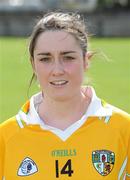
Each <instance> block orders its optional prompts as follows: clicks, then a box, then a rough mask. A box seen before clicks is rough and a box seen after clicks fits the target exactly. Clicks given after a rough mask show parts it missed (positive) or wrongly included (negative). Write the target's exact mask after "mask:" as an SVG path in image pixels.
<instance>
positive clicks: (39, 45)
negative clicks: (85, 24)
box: [35, 31, 81, 52]
mask: <svg viewBox="0 0 130 180" xmlns="http://www.w3.org/2000/svg"><path fill="white" fill-rule="evenodd" d="M64 50H65V51H66V50H68V51H70V50H77V51H79V50H81V48H80V45H79V43H78V41H77V40H76V38H75V37H74V36H73V35H71V34H70V33H68V32H64V31H47V32H43V33H41V34H40V35H39V36H38V38H37V41H36V44H35V51H47V52H49V51H64Z"/></svg>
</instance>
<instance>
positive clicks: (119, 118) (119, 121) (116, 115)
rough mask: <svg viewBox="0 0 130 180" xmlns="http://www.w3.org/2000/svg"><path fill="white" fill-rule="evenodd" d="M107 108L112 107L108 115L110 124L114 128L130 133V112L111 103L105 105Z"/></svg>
mask: <svg viewBox="0 0 130 180" xmlns="http://www.w3.org/2000/svg"><path fill="white" fill-rule="evenodd" d="M107 106H108V107H109V108H111V109H112V114H111V116H110V121H109V123H110V125H111V126H112V127H113V128H114V129H115V130H119V129H120V130H121V132H123V133H127V132H128V134H130V114H128V113H127V112H125V111H123V110H121V109H119V108H117V107H115V106H112V105H109V104H108V105H107Z"/></svg>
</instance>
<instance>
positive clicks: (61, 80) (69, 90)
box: [29, 13, 87, 98]
mask: <svg viewBox="0 0 130 180" xmlns="http://www.w3.org/2000/svg"><path fill="white" fill-rule="evenodd" d="M29 51H30V59H31V63H32V66H33V70H34V75H33V76H34V77H35V75H36V77H37V79H38V81H39V83H40V86H41V89H42V90H43V89H44V95H45V94H47V95H48V96H55V97H58V96H59V95H60V97H62V98H64V97H65V96H66V95H69V96H68V97H70V96H71V95H74V94H76V93H77V92H78V91H79V89H80V86H81V84H82V81H83V73H84V70H85V68H86V65H87V61H86V59H87V33H86V31H85V24H84V22H83V21H82V20H81V18H80V16H79V15H75V14H68V13H50V14H47V15H45V16H44V17H43V18H42V19H41V20H40V21H39V22H38V23H37V25H36V26H35V27H34V31H33V33H32V36H31V41H30V46H29ZM65 94H66V95H65ZM66 97H67V96H66Z"/></svg>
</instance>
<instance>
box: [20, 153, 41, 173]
mask: <svg viewBox="0 0 130 180" xmlns="http://www.w3.org/2000/svg"><path fill="white" fill-rule="evenodd" d="M37 171H38V168H37V165H36V163H35V162H34V161H33V160H32V159H30V158H28V157H27V158H25V159H24V160H23V161H22V163H21V164H20V167H19V169H18V176H29V175H32V174H34V173H36V172H37Z"/></svg>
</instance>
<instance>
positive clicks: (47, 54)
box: [37, 51, 76, 56]
mask: <svg viewBox="0 0 130 180" xmlns="http://www.w3.org/2000/svg"><path fill="white" fill-rule="evenodd" d="M70 53H76V51H64V52H60V54H61V55H66V54H70ZM37 55H44V56H50V55H51V53H49V52H42V53H38V54H37Z"/></svg>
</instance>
